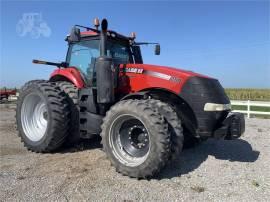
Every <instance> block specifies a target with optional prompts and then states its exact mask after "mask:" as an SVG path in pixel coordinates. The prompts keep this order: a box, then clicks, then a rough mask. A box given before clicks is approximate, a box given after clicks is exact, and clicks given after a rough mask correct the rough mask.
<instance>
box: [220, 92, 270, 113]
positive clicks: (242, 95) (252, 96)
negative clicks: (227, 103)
mask: <svg viewBox="0 0 270 202" xmlns="http://www.w3.org/2000/svg"><path fill="white" fill-rule="evenodd" d="M225 91H226V94H227V95H228V97H229V98H230V100H251V101H268V102H270V89H237V88H227V89H225ZM232 109H233V110H244V111H245V110H247V106H241V105H240V106H239V105H237V106H236V105H234V106H232ZM250 111H262V112H270V107H258V106H251V107H250ZM254 116H256V117H260V118H269V117H270V115H254V114H252V115H251V117H254Z"/></svg>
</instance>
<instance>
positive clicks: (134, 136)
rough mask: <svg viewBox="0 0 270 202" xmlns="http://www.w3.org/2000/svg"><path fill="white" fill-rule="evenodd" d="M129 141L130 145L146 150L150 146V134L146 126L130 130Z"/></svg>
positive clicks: (133, 127)
mask: <svg viewBox="0 0 270 202" xmlns="http://www.w3.org/2000/svg"><path fill="white" fill-rule="evenodd" d="M128 135H129V137H128V139H129V140H130V144H131V145H132V146H134V147H135V148H137V149H141V148H144V147H146V146H147V145H148V142H149V140H148V134H147V131H146V129H145V128H144V126H139V125H135V126H132V127H130V128H129V131H128Z"/></svg>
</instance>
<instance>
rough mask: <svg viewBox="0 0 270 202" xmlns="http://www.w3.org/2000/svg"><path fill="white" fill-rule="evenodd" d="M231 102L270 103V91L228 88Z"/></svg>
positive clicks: (227, 91) (226, 90) (227, 92)
mask: <svg viewBox="0 0 270 202" xmlns="http://www.w3.org/2000/svg"><path fill="white" fill-rule="evenodd" d="M225 92H226V94H227V95H228V97H229V98H230V99H231V100H252V101H270V89H249V88H226V89H225Z"/></svg>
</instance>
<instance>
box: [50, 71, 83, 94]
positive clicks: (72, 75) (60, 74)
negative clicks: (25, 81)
mask: <svg viewBox="0 0 270 202" xmlns="http://www.w3.org/2000/svg"><path fill="white" fill-rule="evenodd" d="M61 80H65V81H66V80H68V81H70V82H72V83H73V84H74V85H75V86H76V87H77V88H79V89H81V88H83V87H84V86H85V82H84V80H83V78H82V76H81V73H80V72H79V70H77V69H76V68H75V67H68V68H64V69H56V70H54V72H53V73H52V74H51V76H50V81H61Z"/></svg>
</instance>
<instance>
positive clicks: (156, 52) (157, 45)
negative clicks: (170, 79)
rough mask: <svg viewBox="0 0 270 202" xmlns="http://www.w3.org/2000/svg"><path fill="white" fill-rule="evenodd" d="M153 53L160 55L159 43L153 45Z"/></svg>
mask: <svg viewBox="0 0 270 202" xmlns="http://www.w3.org/2000/svg"><path fill="white" fill-rule="evenodd" d="M155 55H160V45H159V44H156V45H155Z"/></svg>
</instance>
